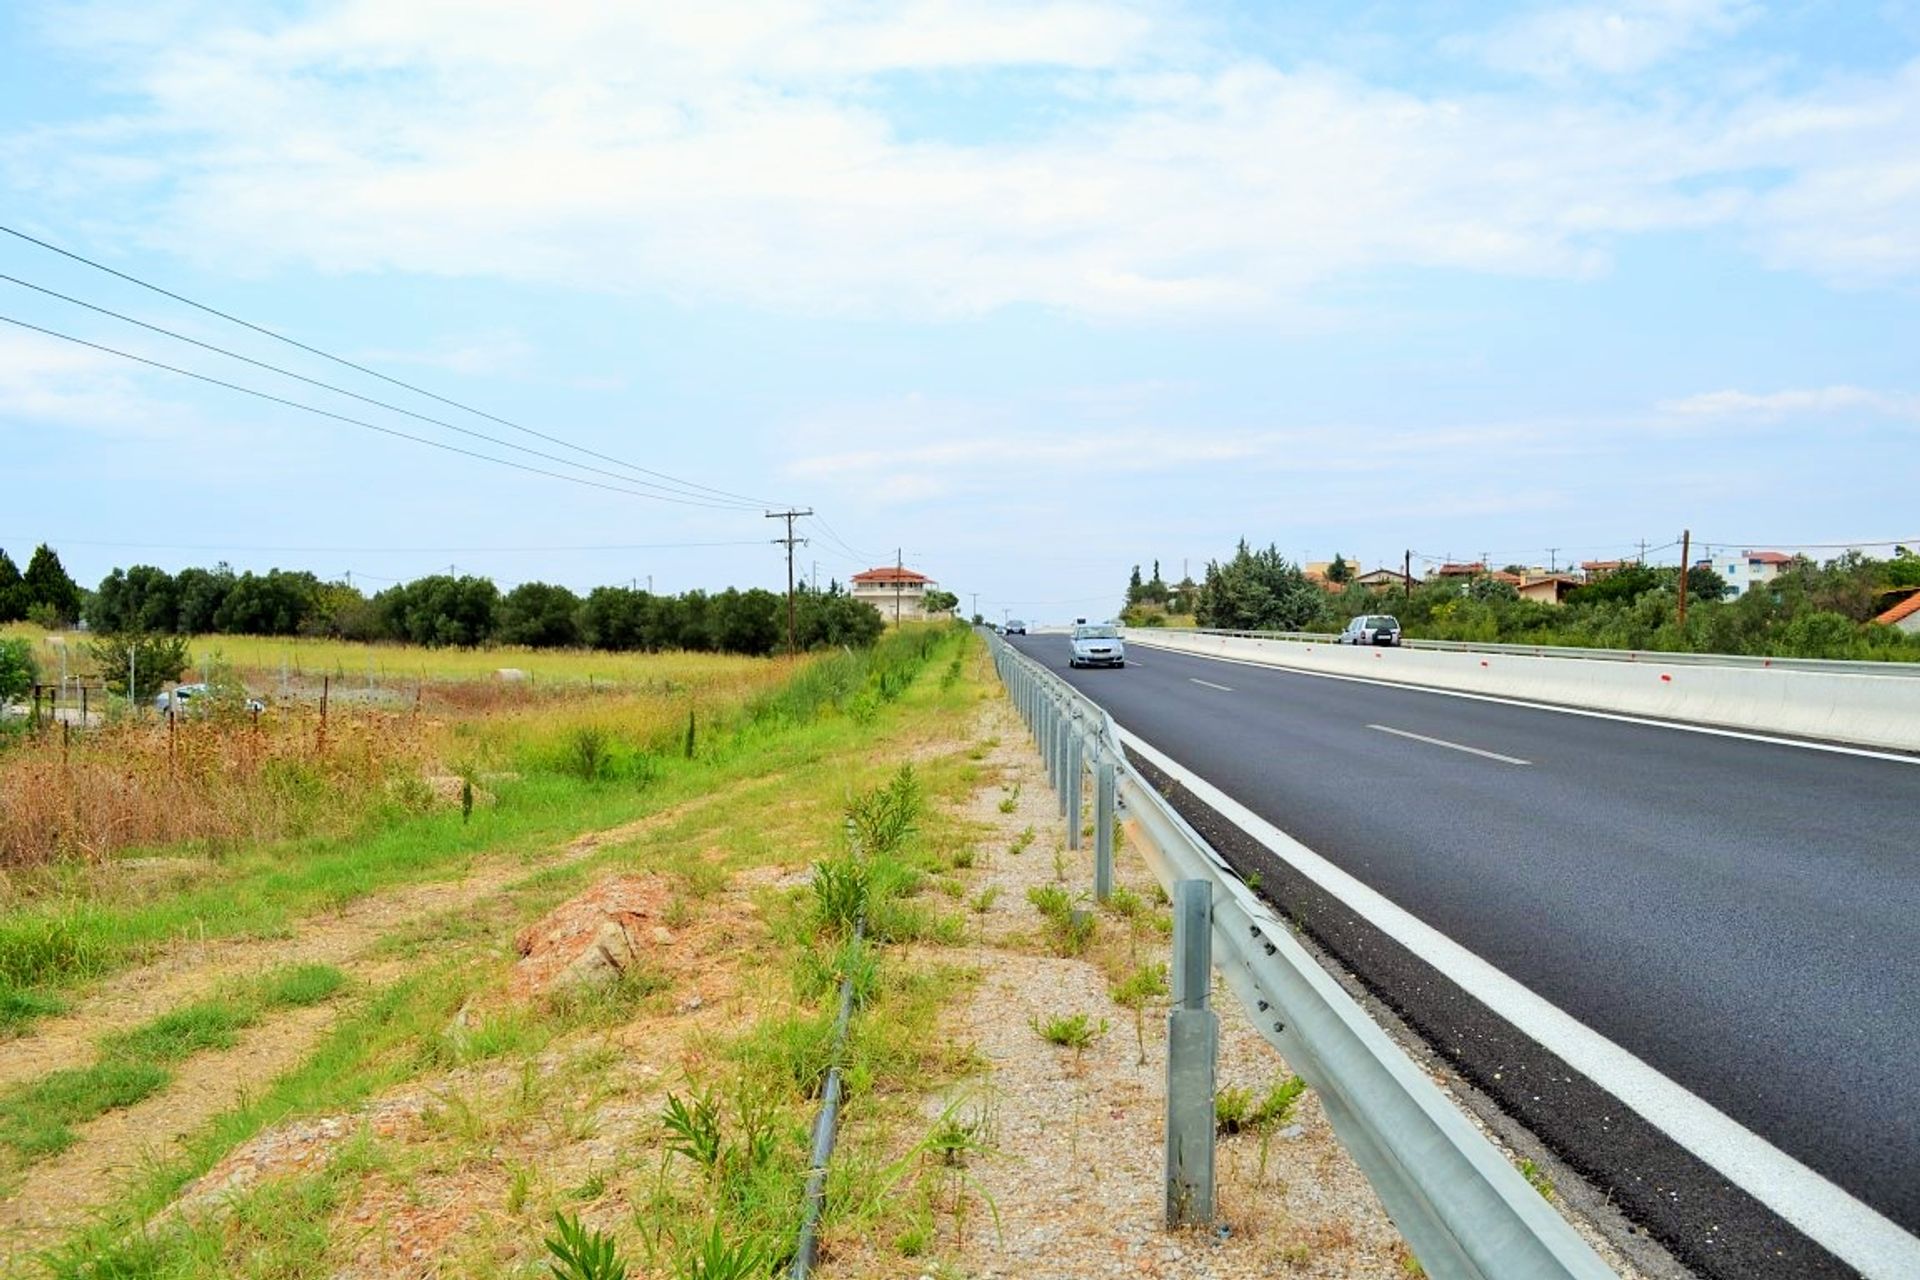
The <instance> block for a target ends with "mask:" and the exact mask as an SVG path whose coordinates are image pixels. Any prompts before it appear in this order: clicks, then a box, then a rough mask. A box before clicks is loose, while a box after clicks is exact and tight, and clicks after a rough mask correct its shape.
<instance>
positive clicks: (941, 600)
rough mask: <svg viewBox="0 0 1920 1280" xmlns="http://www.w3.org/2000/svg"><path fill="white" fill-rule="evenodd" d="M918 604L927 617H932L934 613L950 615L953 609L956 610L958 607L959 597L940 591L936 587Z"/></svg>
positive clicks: (949, 592)
mask: <svg viewBox="0 0 1920 1280" xmlns="http://www.w3.org/2000/svg"><path fill="white" fill-rule="evenodd" d="M920 603H921V607H922V608H923V609H924V610H925V611H926V613H927V616H928V617H932V616H933V615H934V614H936V613H952V612H953V611H954V610H955V609H958V608H959V607H960V597H959V596H957V595H955V594H954V593H953V592H951V591H942V590H940V589H939V588H937V587H936V588H934V589H933V590H931V591H929V592H927V594H926V595H925V596H924V597H923V598H922V600H921V602H920Z"/></svg>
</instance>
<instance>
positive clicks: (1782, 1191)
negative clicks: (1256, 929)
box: [1116, 726, 1920, 1280]
mask: <svg viewBox="0 0 1920 1280" xmlns="http://www.w3.org/2000/svg"><path fill="white" fill-rule="evenodd" d="M1116 727H1119V726H1116ZM1120 739H1121V741H1122V742H1123V743H1124V744H1125V746H1126V749H1127V750H1128V752H1130V753H1131V752H1138V753H1139V754H1140V756H1142V757H1143V758H1145V759H1146V760H1148V761H1149V762H1151V763H1153V764H1155V765H1158V766H1159V767H1160V768H1161V769H1163V770H1165V771H1166V772H1167V773H1168V774H1170V775H1171V776H1172V777H1174V778H1175V779H1176V780H1178V781H1179V782H1180V783H1182V784H1183V785H1184V786H1185V787H1186V788H1187V790H1188V791H1190V792H1192V793H1193V794H1194V795H1195V796H1196V797H1197V798H1198V799H1199V800H1200V801H1201V802H1202V803H1204V804H1207V805H1209V806H1211V807H1212V808H1213V809H1214V810H1215V811H1216V812H1217V813H1219V814H1220V815H1221V816H1222V817H1224V818H1226V819H1227V821H1229V822H1231V823H1233V824H1234V825H1235V826H1237V827H1239V828H1240V829H1241V830H1242V831H1244V832H1246V833H1247V834H1248V835H1250V836H1252V837H1253V838H1254V839H1256V840H1258V841H1259V842H1260V843H1261V844H1263V845H1265V846H1266V847H1267V848H1269V849H1271V850H1272V851H1273V853H1274V854H1275V856H1277V857H1280V858H1283V859H1285V860H1286V861H1287V862H1288V863H1291V864H1292V865H1293V866H1294V867H1296V868H1298V869H1299V871H1300V873H1301V874H1302V875H1304V876H1306V877H1307V878H1308V879H1310V880H1312V881H1313V882H1314V883H1316V884H1318V885H1319V886H1320V887H1321V888H1323V889H1325V890H1326V891H1327V892H1328V893H1331V894H1332V895H1333V896H1334V897H1336V898H1338V899H1340V900H1341V901H1342V902H1344V903H1346V904H1347V905H1348V906H1349V907H1351V908H1352V909H1353V910H1354V911H1355V912H1356V913H1357V914H1358V915H1360V916H1361V917H1363V918H1364V919H1365V920H1367V921H1368V923H1370V924H1372V925H1373V926H1374V927H1375V928H1377V929H1379V930H1380V931H1381V932H1383V933H1385V934H1387V935H1388V936H1389V937H1391V938H1394V939H1396V940H1398V941H1399V943H1400V944H1401V945H1402V946H1404V947H1405V948H1406V949H1407V950H1409V951H1411V952H1413V954H1414V955H1416V956H1419V957H1420V958H1421V959H1422V960H1425V961H1426V962H1427V963H1428V964H1430V965H1432V966H1433V967H1434V968H1436V969H1438V970H1440V972H1442V973H1444V974H1446V975H1447V976H1448V977H1449V978H1451V979H1453V981H1454V982H1455V983H1457V984H1458V985H1459V986H1460V987H1461V989H1462V990H1464V991H1466V992H1467V993H1468V994H1469V995H1471V996H1473V997H1474V998H1475V999H1477V1000H1479V1001H1480V1003H1481V1004H1484V1005H1486V1006H1487V1008H1489V1009H1491V1010H1493V1012H1495V1013H1496V1014H1499V1015H1500V1016H1501V1017H1502V1018H1505V1019H1506V1020H1507V1021H1508V1022H1510V1023H1512V1024H1513V1025H1514V1026H1515V1027H1517V1028H1519V1030H1520V1031H1521V1033H1522V1034H1524V1035H1527V1036H1531V1037H1532V1038H1533V1040H1534V1041H1535V1042H1536V1043H1538V1044H1540V1045H1541V1046H1543V1047H1544V1048H1546V1049H1549V1050H1551V1051H1552V1052H1553V1053H1556V1054H1558V1055H1559V1056H1560V1058H1561V1060H1562V1061H1564V1062H1565V1063H1566V1064H1567V1065H1568V1066H1570V1067H1572V1068H1573V1069H1574V1070H1575V1071H1578V1072H1580V1073H1581V1074H1582V1075H1585V1076H1586V1077H1587V1079H1589V1080H1591V1081H1593V1082H1594V1083H1595V1084H1597V1085H1599V1086H1600V1087H1601V1088H1602V1089H1605V1090H1606V1091H1607V1092H1608V1093H1611V1094H1612V1095H1613V1096H1614V1097H1616V1098H1618V1099H1620V1100H1621V1101H1622V1102H1624V1103H1625V1104H1626V1105H1627V1106H1629V1107H1632V1108H1633V1109H1634V1110H1635V1111H1637V1112H1639V1113H1640V1114H1641V1115H1642V1116H1645V1117H1646V1119H1647V1121H1648V1122H1649V1123H1651V1124H1652V1125H1653V1126H1654V1127H1655V1128H1657V1129H1659V1130H1661V1131H1662V1132H1663V1133H1665V1134H1666V1135H1667V1136H1668V1137H1669V1138H1672V1139H1673V1140H1674V1141H1675V1142H1677V1143H1679V1144H1680V1145H1681V1146H1682V1147H1684V1148H1686V1149H1687V1150H1688V1151H1691V1152H1692V1153H1693V1154H1694V1155H1696V1156H1698V1157H1699V1158H1700V1159H1702V1160H1704V1161H1706V1162H1707V1163H1708V1164H1709V1165H1711V1166H1713V1167H1714V1168H1715V1169H1717V1170H1718V1171H1719V1172H1720V1173H1721V1174H1723V1175H1724V1176H1725V1177H1726V1179H1727V1180H1728V1181H1729V1182H1731V1183H1733V1184H1734V1185H1735V1186H1737V1187H1739V1188H1740V1189H1741V1190H1743V1191H1745V1192H1746V1193H1747V1194H1749V1195H1751V1196H1752V1197H1753V1198H1754V1199H1756V1200H1758V1201H1759V1202H1760V1203H1761V1204H1764V1205H1766V1206H1767V1207H1768V1208H1769V1209H1771V1210H1773V1211H1774V1212H1775V1213H1777V1214H1779V1215H1780V1216H1781V1217H1782V1218H1785V1219H1786V1220H1787V1221H1788V1222H1791V1223H1792V1224H1793V1225H1794V1226H1796V1227H1798V1228H1799V1229H1800V1230H1801V1231H1802V1232H1804V1233H1805V1234H1806V1235H1807V1236H1808V1237H1809V1238H1810V1239H1812V1240H1813V1241H1815V1242H1816V1243H1818V1244H1819V1245H1821V1246H1822V1247H1824V1248H1825V1249H1827V1250H1828V1251H1829V1252H1831V1253H1833V1254H1834V1255H1835V1256H1837V1257H1839V1258H1840V1259H1841V1260H1842V1261H1843V1262H1846V1263H1848V1264H1849V1265H1851V1266H1852V1267H1853V1268H1854V1269H1855V1270H1857V1271H1859V1272H1860V1274H1861V1275H1863V1276H1866V1277H1867V1280H1911V1278H1912V1277H1914V1276H1920V1239H1916V1238H1915V1237H1914V1236H1912V1235H1910V1234H1908V1233H1907V1231H1906V1230H1905V1229H1904V1228H1903V1227H1901V1226H1900V1224H1898V1223H1896V1222H1894V1221H1893V1220H1892V1219H1891V1218H1888V1217H1886V1216H1885V1215H1883V1214H1881V1213H1880V1212H1879V1211H1878V1210H1877V1209H1875V1208H1874V1207H1873V1206H1872V1205H1869V1204H1866V1203H1865V1202H1863V1201H1860V1200H1857V1199H1855V1198H1854V1197H1853V1195H1852V1194H1851V1193H1849V1192H1848V1191H1847V1190H1846V1189H1845V1188H1844V1187H1841V1186H1839V1185H1838V1184H1836V1183H1834V1182H1831V1181H1829V1180H1828V1179H1827V1178H1826V1177H1824V1176H1823V1175H1821V1174H1820V1173H1818V1172H1817V1171H1815V1170H1813V1169H1810V1168H1808V1167H1807V1166H1806V1165H1804V1164H1801V1163H1800V1162H1799V1161H1798V1160H1796V1159H1794V1158H1793V1157H1792V1156H1790V1155H1788V1154H1787V1153H1786V1152H1784V1151H1782V1150H1780V1149H1779V1148H1778V1147H1776V1146H1774V1145H1773V1144H1772V1143H1770V1142H1768V1141H1767V1140H1766V1139H1765V1138H1763V1137H1761V1136H1760V1135H1759V1134H1757V1133H1755V1132H1754V1131H1753V1130H1751V1129H1749V1128H1747V1127H1746V1126H1745V1125H1743V1124H1741V1123H1740V1122H1739V1121H1738V1120H1735V1119H1734V1118H1733V1117H1732V1116H1729V1115H1728V1114H1726V1113H1725V1112H1724V1111H1721V1110H1720V1109H1719V1108H1717V1107H1715V1106H1714V1105H1713V1104H1712V1103H1710V1102H1708V1101H1707V1100H1706V1099H1704V1098H1702V1097H1700V1096H1699V1095H1697V1094H1695V1093H1693V1092H1691V1091H1690V1090H1688V1089H1687V1088H1686V1087H1685V1086H1683V1085H1681V1084H1678V1083H1676V1082H1675V1081H1673V1080H1671V1079H1669V1078H1668V1077H1667V1076H1665V1075H1663V1074H1662V1073H1661V1072H1660V1071H1659V1069H1658V1068H1656V1067H1654V1066H1653V1065H1651V1064H1650V1063H1648V1062H1646V1061H1645V1060H1644V1059H1642V1058H1639V1057H1636V1056H1635V1055H1634V1054H1632V1053H1630V1052H1628V1051H1627V1050H1626V1049H1623V1048H1621V1047H1620V1046H1619V1045H1617V1044H1615V1043H1614V1042H1613V1041H1611V1040H1609V1039H1607V1038H1606V1037H1605V1036H1603V1035H1601V1034H1600V1033H1599V1032H1597V1031H1595V1030H1593V1029H1592V1028H1591V1027H1589V1026H1587V1025H1586V1024H1585V1023H1584V1022H1581V1021H1580V1020H1579V1019H1578V1018H1575V1017H1574V1016H1573V1015H1572V1014H1570V1013H1567V1012H1566V1011H1565V1010H1563V1009H1561V1008H1560V1007H1559V1006H1557V1005H1554V1004H1550V1003H1548V1002H1547V1001H1546V1000H1544V999H1542V998H1541V997H1539V996H1537V995H1535V994H1534V993H1533V992H1532V991H1530V990H1528V989H1527V988H1526V987H1525V986H1523V985H1521V984H1520V983H1519V982H1517V981H1515V980H1514V979H1513V978H1511V977H1509V976H1507V974H1506V973H1504V972H1502V971H1501V970H1499V969H1497V968H1495V967H1494V966H1493V965H1491V964H1489V963H1487V962H1486V961H1485V960H1483V959H1481V958H1480V957H1479V956H1477V955H1475V954H1474V953H1473V952H1471V951H1469V950H1467V949H1466V948H1465V947H1463V946H1461V945H1460V944H1459V943H1457V942H1455V941H1454V940H1453V939H1452V938H1449V937H1448V936H1447V935H1446V934H1444V933H1441V932H1440V931H1439V930H1438V929H1435V928H1434V927H1433V926H1432V925H1430V924H1427V923H1426V922H1425V921H1423V920H1421V919H1419V918H1418V917H1417V916H1414V915H1412V914H1411V913H1409V912H1408V911H1406V910H1405V909H1404V908H1402V907H1400V906H1397V905H1396V904H1394V903H1393V902H1391V901H1389V900H1388V899H1387V898H1385V897H1384V896H1382V895H1381V894H1379V893H1378V892H1376V891H1375V890H1373V889H1371V888H1369V887H1368V886H1367V885H1365V884H1362V883H1361V882H1360V881H1358V880H1356V879H1354V878H1353V877H1352V876H1350V875H1348V874H1347V873H1346V872H1345V871H1342V870H1341V869H1340V868H1339V867H1336V866H1334V865H1333V864H1332V863H1331V862H1328V861H1327V860H1326V859H1325V858H1323V857H1321V856H1320V855H1319V854H1317V853H1315V852H1314V851H1313V850H1311V849H1309V848H1307V846H1305V845H1303V844H1301V843H1300V842H1299V841H1298V840H1295V839H1294V838H1293V837H1292V836H1290V835H1288V834H1287V833H1286V832H1284V831H1282V830H1280V828H1278V827H1276V826H1274V825H1273V824H1272V823H1271V822H1268V821H1267V820H1266V819H1265V818H1262V817H1260V815H1258V814H1256V813H1254V812H1253V811H1252V810H1251V809H1249V808H1247V807H1246V806H1245V805H1243V804H1241V803H1240V802H1239V801H1237V800H1235V799H1234V798H1233V797H1231V796H1229V795H1228V794H1227V793H1226V792H1224V791H1222V790H1220V788H1218V787H1216V786H1214V785H1213V784H1212V783H1211V782H1208V781H1207V780H1206V779H1204V778H1202V777H1201V776H1200V775H1199V774H1197V773H1195V772H1194V771H1193V770H1191V769H1189V768H1187V767H1186V766H1184V765H1182V764H1179V763H1178V762H1176V761H1175V760H1173V759H1171V758H1170V757H1168V756H1167V755H1165V754H1163V753H1162V752H1160V751H1157V750H1155V749H1154V748H1153V747H1151V746H1149V745H1148V744H1147V743H1145V742H1144V741H1142V740H1141V739H1140V736H1139V735H1138V734H1134V733H1129V732H1127V730H1126V729H1124V728H1121V729H1120Z"/></svg>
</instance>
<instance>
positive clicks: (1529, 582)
mask: <svg viewBox="0 0 1920 1280" xmlns="http://www.w3.org/2000/svg"><path fill="white" fill-rule="evenodd" d="M1579 585H1580V579H1578V578H1576V577H1574V576H1573V575H1572V574H1567V573H1543V574H1541V575H1539V576H1538V577H1535V576H1534V575H1532V574H1529V575H1527V576H1526V577H1525V578H1522V579H1521V580H1520V584H1519V585H1518V586H1516V587H1515V588H1514V590H1516V591H1518V592H1519V593H1520V598H1521V599H1522V600H1535V601H1538V602H1539V603H1541V604H1562V603H1564V602H1565V601H1566V598H1567V592H1569V591H1572V590H1573V589H1574V588H1575V587H1578V586H1579Z"/></svg>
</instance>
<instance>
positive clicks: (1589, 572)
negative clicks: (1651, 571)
mask: <svg viewBox="0 0 1920 1280" xmlns="http://www.w3.org/2000/svg"><path fill="white" fill-rule="evenodd" d="M1634 563H1637V562H1636V561H1633V560H1582V561H1581V562H1580V572H1581V573H1582V574H1583V575H1584V576H1585V577H1586V580H1587V581H1588V582H1598V581H1600V579H1602V578H1606V577H1611V576H1612V575H1613V574H1616V573H1618V572H1620V571H1621V570H1622V569H1624V568H1626V567H1627V566H1628V565H1630V564H1634Z"/></svg>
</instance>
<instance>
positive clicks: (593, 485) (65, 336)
mask: <svg viewBox="0 0 1920 1280" xmlns="http://www.w3.org/2000/svg"><path fill="white" fill-rule="evenodd" d="M3 229H4V228H0V230H3ZM0 322H5V323H7V324H10V325H15V326H18V327H19V328H22V329H31V330H32V331H33V332H35V333H42V334H45V335H46V336H47V337H49V338H59V339H60V340H61V341H63V342H71V343H74V344H76V345H78V346H82V347H90V348H92V349H93V350H95V351H101V352H105V353H106V354H107V355H110V356H118V357H120V358H121V359H122V360H132V361H134V362H135V363H136V364H144V365H148V366H150V367H151V368H155V369H164V370H166V371H167V372H168V373H177V374H179V375H180V376H181V377H183V378H193V379H195V380H196V381H199V382H206V383H211V384H212V385H214V386H216V387H225V388H226V389H227V390H229V391H238V392H240V393H241V394H242V395H249V396H254V397H257V398H258V399H261V400H269V401H272V402H273V403H274V404H281V405H285V406H287V407H288V408H289V409H299V410H301V411H302V412H305V413H311V414H317V415H318V416H320V417H322V418H332V419H333V420H334V421H336V422H345V423H348V424H350V425H352V426H356V427H364V428H365V429H366V430H368V431H378V432H379V433H380V434H381V435H387V436H395V437H397V438H399V439H401V440H411V441H413V442H414V443H415V444H424V445H426V446H428V447H429V448H432V449H442V450H445V451H446V452H447V453H457V454H461V455H462V456H464V457H468V458H478V459H480V461H482V462H492V463H496V464H498V465H499V466H503V467H512V468H513V469H514V470H516V471H525V472H528V473H530V474H532V475H536V476H547V477H548V478H550V479H554V480H565V481H567V482H568V483H570V484H578V485H585V486H586V487H588V488H590V489H605V490H606V491H607V492H609V493H624V494H626V495H627V496H628V497H630V498H651V499H652V500H653V501H655V502H671V503H674V504H676V505H678V506H683V507H709V508H714V509H718V510H726V511H731V510H735V509H736V508H734V507H732V506H728V505H723V504H721V503H717V502H701V501H698V500H696V499H693V498H674V497H669V496H667V495H666V494H660V493H644V492H642V491H641V490H639V489H627V488H623V487H621V486H618V485H611V484H602V483H600V482H599V481H598V480H588V479H586V478H584V477H582V476H570V475H566V474H564V473H562V472H559V471H548V470H546V469H545V468H544V467H530V466H528V465H527V464H526V463H524V462H514V461H513V460H512V459H510V458H496V457H493V456H492V455H491V454H485V453H477V452H475V451H474V450H472V449H462V448H461V447H460V446H459V445H454V444H447V443H445V442H444V441H440V440H430V439H428V438H427V437H425V436H416V435H412V434H410V433H408V432H405V431H396V430H394V429H393V428H392V427H383V426H380V425H379V424H377V423H373V422H368V421H366V420H365V419H363V418H352V417H348V416H347V415H346V414H344V413H335V412H333V411H332V410H331V409H321V408H317V407H315V406H313V405H310V404H302V403H301V402H300V401H298V400H289V399H287V398H286V397H284V396H276V395H272V394H270V393H268V392H265V391H257V390H255V389H254V388H252V387H243V386H241V385H240V384H239V383H237V382H227V381H224V380H222V379H220V378H215V377H211V376H209V375H207V374H204V373H195V372H193V370H191V369H182V368H179V367H178V366H175V365H170V364H164V363H162V362H161V361H159V360H149V359H148V358H147V357H145V356H137V355H134V354H133V353H132V352H130V351H122V350H120V349H119V348H117V347H109V346H104V345H102V344H100V343H98V342H89V341H87V340H86V339H85V338H76V337H74V336H73V335H72V334H70V333H61V332H59V331H58V330H56V329H48V328H44V327H42V326H40V325H37V324H29V323H27V322H26V321H25V320H16V319H15V318H14V317H12V316H8V315H0ZM566 465H568V466H577V465H579V464H577V463H567V464H566ZM630 483H637V482H630Z"/></svg>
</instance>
